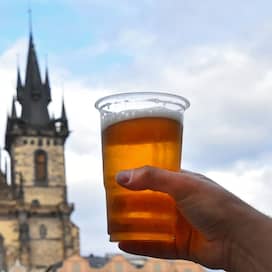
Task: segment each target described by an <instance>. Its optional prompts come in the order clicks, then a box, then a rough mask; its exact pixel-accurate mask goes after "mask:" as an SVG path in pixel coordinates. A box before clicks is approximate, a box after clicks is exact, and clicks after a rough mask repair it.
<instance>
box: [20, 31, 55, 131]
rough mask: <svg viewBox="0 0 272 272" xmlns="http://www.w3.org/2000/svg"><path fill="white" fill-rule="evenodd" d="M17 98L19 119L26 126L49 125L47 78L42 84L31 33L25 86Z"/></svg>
mask: <svg viewBox="0 0 272 272" xmlns="http://www.w3.org/2000/svg"><path fill="white" fill-rule="evenodd" d="M18 81H19V80H18ZM19 83H20V81H19ZM17 97H18V101H19V102H20V104H21V106H22V115H21V119H22V120H23V121H24V122H25V123H26V124H27V125H31V126H35V127H40V128H46V127H47V126H48V125H49V123H50V118H49V113H48V108H47V106H48V104H49V102H50V101H51V95H50V87H49V77H48V74H47V76H46V79H45V83H42V80H41V74H40V69H39V64H38V59H37V55H36V51H35V46H34V42H33V35H32V31H30V34H29V48H28V55H27V65H26V77H25V85H24V86H22V91H20V92H18V91H17Z"/></svg>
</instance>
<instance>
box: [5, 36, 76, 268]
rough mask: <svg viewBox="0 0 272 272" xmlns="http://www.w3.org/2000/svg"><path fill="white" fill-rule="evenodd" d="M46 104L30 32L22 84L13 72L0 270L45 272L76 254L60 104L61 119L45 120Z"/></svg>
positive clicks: (44, 82)
mask: <svg viewBox="0 0 272 272" xmlns="http://www.w3.org/2000/svg"><path fill="white" fill-rule="evenodd" d="M18 102H19V103H20V105H21V113H20V115H18V113H17V111H16V105H15V104H16V103H18ZM50 102H51V88H50V82H49V75H48V69H47V68H46V72H45V77H44V80H42V77H41V74H40V69H39V64H38V59H37V55H36V51H35V46H34V42H33V35H32V32H31V31H30V35H29V47H28V55H27V65H26V73H25V80H24V82H22V79H21V75H20V70H19V67H18V71H17V96H16V97H14V99H13V101H12V109H11V114H10V116H8V119H7V127H6V135H5V149H6V150H7V152H8V153H9V157H10V165H11V166H10V168H11V170H10V172H11V175H10V176H11V177H10V184H7V181H6V179H5V178H4V174H3V173H0V174H1V175H0V187H1V188H3V189H5V190H6V193H5V194H4V196H1V195H2V189H1V188H0V190H1V191H0V265H1V259H3V261H2V262H3V265H2V267H4V266H6V267H9V266H10V265H12V263H14V262H15V261H16V260H19V261H20V262H21V264H23V265H24V266H26V267H27V268H28V271H45V269H46V268H47V267H48V266H49V265H50V264H53V263H56V262H59V261H61V260H63V259H64V258H66V257H68V256H71V255H72V254H75V253H78V254H79V230H78V227H77V226H76V225H74V224H73V223H72V222H71V220H70V216H71V213H72V212H73V204H70V203H68V201H67V187H66V177H65V157H64V146H65V141H66V139H67V137H68V135H69V127H68V120H67V117H66V111H65V105H64V102H63V104H62V113H61V117H60V118H57V119H55V118H52V117H50V115H49V112H48V105H49V103H50ZM0 172H1V171H0ZM2 176H3V177H2ZM1 247H2V249H1ZM0 269H1V267H0Z"/></svg>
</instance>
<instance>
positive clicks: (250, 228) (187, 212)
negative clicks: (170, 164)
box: [116, 167, 272, 272]
mask: <svg viewBox="0 0 272 272" xmlns="http://www.w3.org/2000/svg"><path fill="white" fill-rule="evenodd" d="M116 179H117V181H118V183H119V184H120V185H122V186H124V187H126V188H128V189H131V190H145V189H150V190H154V191H160V192H165V193H168V194H169V195H170V196H172V197H173V198H174V199H175V201H176V204H177V208H178V210H179V211H180V217H179V218H178V224H177V230H176V242H175V244H169V246H165V244H164V245H160V244H159V243H157V242H135V241H133V242H130V241H123V242H120V243H119V247H120V249H122V250H124V251H127V252H129V253H134V254H139V255H146V256H151V257H160V258H174V259H177V258H181V259H186V260H191V261H194V262H197V263H200V264H202V265H205V266H207V267H210V268H221V269H226V270H228V271H239V272H243V271H258V272H260V271H272V268H271V265H270V257H269V256H268V257H267V259H266V258H265V256H266V255H268V252H267V251H266V252H263V251H264V250H263V248H268V249H269V250H270V252H271V250H272V239H271V238H270V239H267V238H265V239H259V238H261V237H263V235H264V233H263V232H265V233H267V235H268V236H269V237H271V236H272V235H271V233H272V223H271V219H270V218H268V217H266V216H265V215H263V214H261V213H259V212H258V211H256V210H255V209H253V208H252V207H250V206H249V205H247V204H246V203H245V202H243V201H242V200H240V199H239V198H237V197H236V196H234V195H233V194H231V193H230V192H228V191H226V190H225V189H224V188H223V187H221V186H219V185H218V184H216V183H215V182H213V181H212V180H210V179H208V178H207V177H205V176H203V175H200V174H196V173H192V172H188V171H184V170H183V171H181V172H171V171H167V170H162V169H158V168H154V167H143V168H139V169H133V170H128V171H123V172H120V173H119V174H118V175H117V176H116ZM260 231H261V232H260ZM256 235H259V236H260V237H259V236H258V239H256V238H255V239H254V238H253V236H254V237H256ZM252 238H253V239H252ZM267 240H269V241H270V243H268V242H267ZM256 247H257V248H256ZM256 249H257V254H255V255H254V252H256ZM258 250H259V251H258ZM266 250H267V249H266ZM268 261H269V263H267V262H268ZM261 262H263V263H262V264H261ZM266 263H267V264H266ZM267 265H268V266H267ZM252 267H253V268H254V267H255V268H256V270H252ZM268 267H269V269H270V270H269V269H268ZM261 268H263V269H265V270H261Z"/></svg>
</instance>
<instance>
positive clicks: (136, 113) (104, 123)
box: [101, 107, 183, 130]
mask: <svg viewBox="0 0 272 272" xmlns="http://www.w3.org/2000/svg"><path fill="white" fill-rule="evenodd" d="M145 117H162V118H168V119H173V120H176V121H178V122H181V123H182V122H183V114H182V113H181V112H178V111H172V110H169V109H166V108H164V107H155V108H152V109H137V110H124V111H121V112H117V113H116V112H107V113H105V112H104V113H103V114H102V116H101V129H102V130H104V129H106V128H107V127H109V126H111V125H114V124H116V123H119V122H122V121H127V120H132V119H138V118H145Z"/></svg>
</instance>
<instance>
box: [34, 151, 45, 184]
mask: <svg viewBox="0 0 272 272" xmlns="http://www.w3.org/2000/svg"><path fill="white" fill-rule="evenodd" d="M35 180H36V183H38V184H39V185H47V184H46V183H47V154H46V152H45V151H44V150H37V151H36V152H35Z"/></svg>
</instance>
